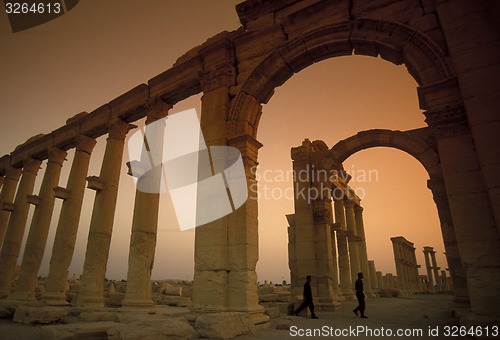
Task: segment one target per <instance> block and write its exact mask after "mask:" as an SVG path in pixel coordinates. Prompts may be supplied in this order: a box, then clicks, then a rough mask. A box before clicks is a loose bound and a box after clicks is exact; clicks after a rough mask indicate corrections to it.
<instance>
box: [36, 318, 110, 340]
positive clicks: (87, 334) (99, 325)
mask: <svg viewBox="0 0 500 340" xmlns="http://www.w3.org/2000/svg"><path fill="white" fill-rule="evenodd" d="M116 325H118V324H117V323H115V322H109V321H108V322H86V323H74V324H68V325H49V326H44V327H42V329H41V332H40V333H41V334H40V339H41V340H54V339H106V337H107V333H106V331H107V330H108V328H111V327H114V326H116Z"/></svg>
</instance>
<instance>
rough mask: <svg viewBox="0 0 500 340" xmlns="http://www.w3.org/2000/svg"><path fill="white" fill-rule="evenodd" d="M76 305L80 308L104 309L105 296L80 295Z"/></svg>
mask: <svg viewBox="0 0 500 340" xmlns="http://www.w3.org/2000/svg"><path fill="white" fill-rule="evenodd" d="M76 305H77V306H78V307H104V297H103V296H92V295H86V296H81V295H79V296H78V297H77V299H76Z"/></svg>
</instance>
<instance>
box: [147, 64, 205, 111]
mask: <svg viewBox="0 0 500 340" xmlns="http://www.w3.org/2000/svg"><path fill="white" fill-rule="evenodd" d="M202 70H203V64H202V61H201V58H200V57H199V55H195V56H193V57H192V58H189V59H188V60H185V61H184V62H182V63H181V64H176V65H175V66H174V67H172V68H170V69H168V70H166V71H165V72H163V73H160V74H158V75H157V76H155V77H153V78H151V79H149V80H148V85H149V90H150V92H149V96H150V97H151V98H155V97H160V98H161V99H163V100H165V101H166V102H167V103H169V104H172V105H174V104H176V103H177V102H178V101H180V100H183V99H185V98H188V97H190V96H192V95H194V94H197V93H199V92H200V91H201V87H200V81H199V79H198V72H199V71H202Z"/></svg>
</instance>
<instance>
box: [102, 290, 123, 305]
mask: <svg viewBox="0 0 500 340" xmlns="http://www.w3.org/2000/svg"><path fill="white" fill-rule="evenodd" d="M124 298H125V293H114V294H111V295H110V296H109V297H108V298H107V299H106V304H107V305H108V306H117V307H118V306H121V305H122V300H123V299H124Z"/></svg>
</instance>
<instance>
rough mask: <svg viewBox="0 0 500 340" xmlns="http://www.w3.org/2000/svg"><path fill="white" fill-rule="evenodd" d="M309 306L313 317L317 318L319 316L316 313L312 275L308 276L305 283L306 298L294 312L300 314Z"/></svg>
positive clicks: (296, 314)
mask: <svg viewBox="0 0 500 340" xmlns="http://www.w3.org/2000/svg"><path fill="white" fill-rule="evenodd" d="M306 307H309V310H310V311H311V319H317V318H318V317H317V316H316V314H314V302H313V296H312V290H311V275H307V276H306V283H304V300H303V302H302V304H301V305H300V306H299V308H297V309H296V310H295V311H294V312H293V314H295V316H299V313H300V312H302V311H303V310H304V308H306Z"/></svg>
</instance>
